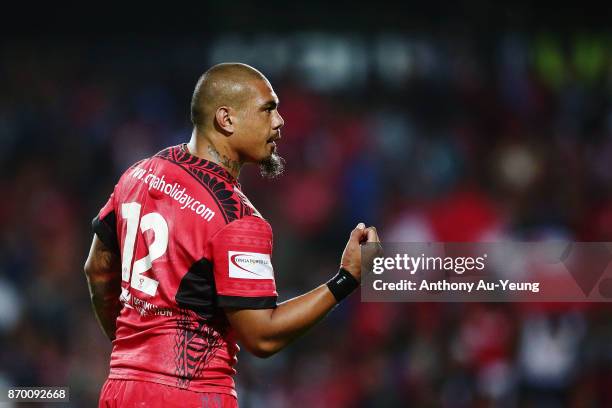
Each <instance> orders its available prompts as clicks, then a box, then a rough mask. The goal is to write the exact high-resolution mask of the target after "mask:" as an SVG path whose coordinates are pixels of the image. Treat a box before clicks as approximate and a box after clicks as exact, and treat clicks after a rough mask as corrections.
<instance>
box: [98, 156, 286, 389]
mask: <svg viewBox="0 0 612 408" xmlns="http://www.w3.org/2000/svg"><path fill="white" fill-rule="evenodd" d="M93 228H94V232H95V233H96V234H97V235H98V237H99V239H100V240H102V242H104V244H105V245H107V246H108V247H109V248H113V249H114V250H116V251H117V253H118V254H120V255H121V276H122V283H121V297H120V299H121V302H122V303H123V308H122V310H121V313H120V315H119V317H118V319H117V331H116V339H115V340H114V341H113V350H112V354H111V363H110V366H111V368H110V374H109V378H113V379H132V380H141V381H151V382H156V383H160V384H165V385H171V386H175V387H180V388H184V389H189V390H191V391H200V392H217V393H226V394H231V395H234V396H235V395H236V392H235V389H234V380H233V375H234V374H235V372H236V371H235V370H234V369H233V366H234V364H235V363H236V361H237V360H236V354H237V352H238V350H239V347H238V345H237V344H236V341H235V337H234V335H233V333H232V329H231V327H230V325H229V324H228V321H227V319H226V317H225V314H224V313H223V309H222V308H223V307H235V308H243V309H266V308H273V307H276V298H277V293H276V287H275V282H274V272H273V269H272V263H271V256H272V229H271V228H270V225H269V224H268V223H267V222H266V221H265V220H264V219H263V218H262V217H261V215H260V214H259V213H258V212H257V210H256V209H255V208H254V207H253V205H252V204H251V203H250V202H249V200H248V199H247V198H246V196H245V195H244V194H243V193H242V192H241V191H240V185H239V184H238V182H237V181H236V179H234V178H233V177H232V176H231V175H230V174H229V173H228V172H227V171H225V170H224V169H223V168H222V167H220V166H218V165H217V164H215V163H213V162H210V161H207V160H203V159H200V158H198V157H196V156H193V155H191V154H190V153H189V152H188V150H187V147H186V145H179V146H174V147H170V148H167V149H165V150H162V151H161V152H159V153H158V154H156V155H155V156H153V157H150V158H148V159H145V160H142V161H140V162H138V163H136V164H134V165H133V166H132V167H131V168H129V169H128V170H127V171H126V172H125V173H124V174H123V175H122V176H121V178H120V179H119V182H118V183H117V185H116V186H115V189H114V192H113V193H112V195H111V197H110V199H109V200H108V202H107V203H106V205H105V206H104V207H103V208H102V210H101V211H100V213H99V214H98V216H97V217H96V218H95V219H94V221H93Z"/></svg>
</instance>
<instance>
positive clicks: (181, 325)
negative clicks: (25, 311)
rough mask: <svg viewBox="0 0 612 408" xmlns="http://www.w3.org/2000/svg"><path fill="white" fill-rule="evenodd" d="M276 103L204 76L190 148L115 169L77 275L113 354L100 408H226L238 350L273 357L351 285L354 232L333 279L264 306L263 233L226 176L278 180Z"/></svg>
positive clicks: (355, 268) (227, 80)
mask: <svg viewBox="0 0 612 408" xmlns="http://www.w3.org/2000/svg"><path fill="white" fill-rule="evenodd" d="M278 104H279V100H278V97H277V95H276V94H275V93H274V90H273V89H272V86H271V85H270V82H269V81H268V80H267V79H266V78H265V77H264V75H263V74H261V73H260V72H259V71H257V70H256V69H254V68H252V67H250V66H248V65H244V64H238V63H226V64H219V65H216V66H214V67H212V68H210V69H209V70H208V71H207V72H205V73H204V74H203V75H202V77H201V78H200V79H199V81H198V83H197V85H196V88H195V91H194V93H193V97H192V102H191V119H192V122H193V126H194V128H193V133H192V136H191V140H190V141H189V142H188V143H186V144H181V145H178V146H173V147H169V148H166V149H164V150H162V151H160V152H159V153H157V154H156V155H154V156H152V157H149V158H146V159H144V160H141V161H139V162H137V163H135V164H134V165H133V166H132V167H130V168H129V169H127V170H126V171H125V173H124V174H123V175H122V176H121V177H120V179H119V181H118V183H117V184H116V186H115V188H114V191H113V193H112V194H111V196H110V198H109V200H108V202H107V203H106V205H104V207H103V208H102V209H101V210H100V212H99V213H98V215H97V216H96V217H95V218H94V220H93V230H94V236H93V242H92V244H91V250H90V253H89V257H88V259H87V261H86V263H85V273H86V276H87V280H88V284H89V290H90V294H91V299H92V304H93V307H94V311H95V315H96V317H97V319H98V321H99V323H100V325H101V327H102V329H103V330H104V332H105V333H106V335H107V336H108V337H109V339H111V340H112V345H113V348H112V353H111V359H110V373H109V376H108V379H107V381H106V382H105V383H104V385H103V387H102V391H101V395H100V400H99V406H100V407H135V406H146V407H175V406H176V407H191V406H193V407H202V406H224V407H235V406H237V405H238V403H237V398H236V391H235V386H234V380H233V375H234V374H235V370H234V368H233V366H234V365H235V363H236V361H237V359H236V355H237V353H238V350H239V347H238V345H237V344H236V342H237V341H240V342H241V344H242V345H243V346H244V347H245V348H246V349H247V350H248V351H250V352H251V353H253V354H254V355H256V356H259V357H267V356H270V355H273V354H274V353H276V352H278V351H279V350H282V349H283V348H284V347H285V346H286V345H287V344H289V343H290V342H291V341H292V340H293V339H295V338H296V337H298V336H300V335H302V334H303V333H304V332H305V331H306V330H307V329H309V328H310V327H311V326H313V325H314V324H315V323H317V322H318V321H319V320H321V319H322V318H323V317H324V316H325V315H326V314H327V313H328V312H329V311H330V310H332V308H333V307H334V306H335V305H336V304H338V302H340V301H341V300H342V299H343V298H345V297H346V296H347V295H349V294H350V293H351V292H353V291H354V290H355V289H356V288H357V287H358V286H359V282H360V280H361V250H360V245H361V244H363V243H366V242H378V236H377V233H376V229H375V228H373V227H369V228H366V227H365V225H364V224H363V223H359V224H358V225H357V227H356V228H355V229H354V230H353V231H352V232H351V233H350V236H349V239H348V243H347V245H346V248H345V249H344V252H343V254H342V256H341V260H340V269H339V271H338V273H337V274H336V275H335V276H334V277H333V278H331V279H330V280H329V281H328V282H327V283H325V284H322V285H321V286H319V287H317V288H316V289H314V290H312V291H310V292H308V293H305V294H303V295H301V296H298V297H295V298H293V299H290V300H288V301H286V302H283V303H280V304H277V301H276V300H277V291H276V286H275V281H274V272H273V268H272V259H271V257H272V229H271V227H270V225H269V224H268V222H267V221H266V220H265V219H264V218H263V217H262V215H261V214H260V213H259V212H258V211H257V210H256V209H255V207H254V206H253V204H251V202H250V201H249V200H248V199H247V197H246V196H245V195H244V193H243V192H242V189H241V186H240V184H239V183H238V176H239V173H240V169H241V167H242V165H243V164H245V163H256V164H259V165H260V169H261V172H262V174H263V175H264V176H267V177H275V176H278V175H279V174H280V173H281V172H282V167H283V160H282V159H281V158H280V156H279V155H278V153H277V151H276V142H277V141H278V140H279V139H280V137H281V134H280V128H281V127H282V126H283V123H284V122H283V118H282V117H281V115H280V113H279V111H278ZM368 257H369V256H368ZM366 261H367V260H366Z"/></svg>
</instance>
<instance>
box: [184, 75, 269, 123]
mask: <svg viewBox="0 0 612 408" xmlns="http://www.w3.org/2000/svg"><path fill="white" fill-rule="evenodd" d="M255 80H265V81H267V79H266V77H265V76H264V75H263V74H262V73H261V72H259V71H258V70H256V69H255V68H253V67H251V66H249V65H246V64H240V63H223V64H217V65H215V66H213V67H212V68H210V69H209V70H208V71H206V72H205V73H204V74H203V75H202V76H201V77H200V79H199V80H198V83H197V85H196V87H195V90H194V92H193V96H192V98H191V121H192V122H193V125H194V126H196V127H200V128H205V127H208V126H211V125H214V116H215V112H216V110H217V108H218V107H219V106H230V107H233V108H236V109H242V108H243V107H244V105H245V103H246V102H247V101H248V100H249V98H250V97H251V96H252V95H253V92H254V91H253V89H252V83H253V82H255Z"/></svg>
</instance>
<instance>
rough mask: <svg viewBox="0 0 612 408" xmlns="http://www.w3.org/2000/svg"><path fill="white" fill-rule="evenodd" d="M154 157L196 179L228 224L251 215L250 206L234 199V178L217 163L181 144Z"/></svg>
mask: <svg viewBox="0 0 612 408" xmlns="http://www.w3.org/2000/svg"><path fill="white" fill-rule="evenodd" d="M155 157H159V158H161V159H165V160H168V161H171V162H173V163H175V164H177V165H178V166H180V167H181V168H182V169H183V170H185V171H186V172H187V173H189V174H190V175H191V176H192V177H194V178H195V179H196V180H198V181H199V182H200V184H201V185H202V186H203V187H204V188H206V189H207V190H208V192H209V193H210V194H211V196H212V197H213V198H214V200H215V202H216V203H217V206H218V207H219V208H220V209H221V213H222V214H223V218H224V219H225V222H226V223H228V224H229V223H230V222H232V221H235V220H237V219H239V218H242V217H244V216H247V215H253V209H252V208H251V207H249V206H248V205H245V203H244V202H243V201H242V200H236V195H235V193H234V190H233V187H231V186H232V180H234V178H233V177H232V175H231V174H229V173H228V172H227V171H226V170H225V169H223V168H222V167H221V166H219V165H218V164H216V163H213V162H211V161H208V160H204V159H200V158H199V157H197V156H193V155H191V154H190V153H189V152H187V151H186V150H185V149H184V148H182V147H181V146H174V147H169V148H167V149H164V150H162V151H161V152H159V153H157V154H156V155H155ZM219 178H221V179H222V180H219Z"/></svg>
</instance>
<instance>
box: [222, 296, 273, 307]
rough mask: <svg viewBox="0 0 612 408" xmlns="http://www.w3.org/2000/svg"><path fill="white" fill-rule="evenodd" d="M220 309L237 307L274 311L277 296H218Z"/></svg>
mask: <svg viewBox="0 0 612 408" xmlns="http://www.w3.org/2000/svg"><path fill="white" fill-rule="evenodd" d="M217 300H218V302H219V303H218V305H219V307H235V308H236V309H274V308H275V307H276V296H267V297H242V296H222V295H218V296H217Z"/></svg>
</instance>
